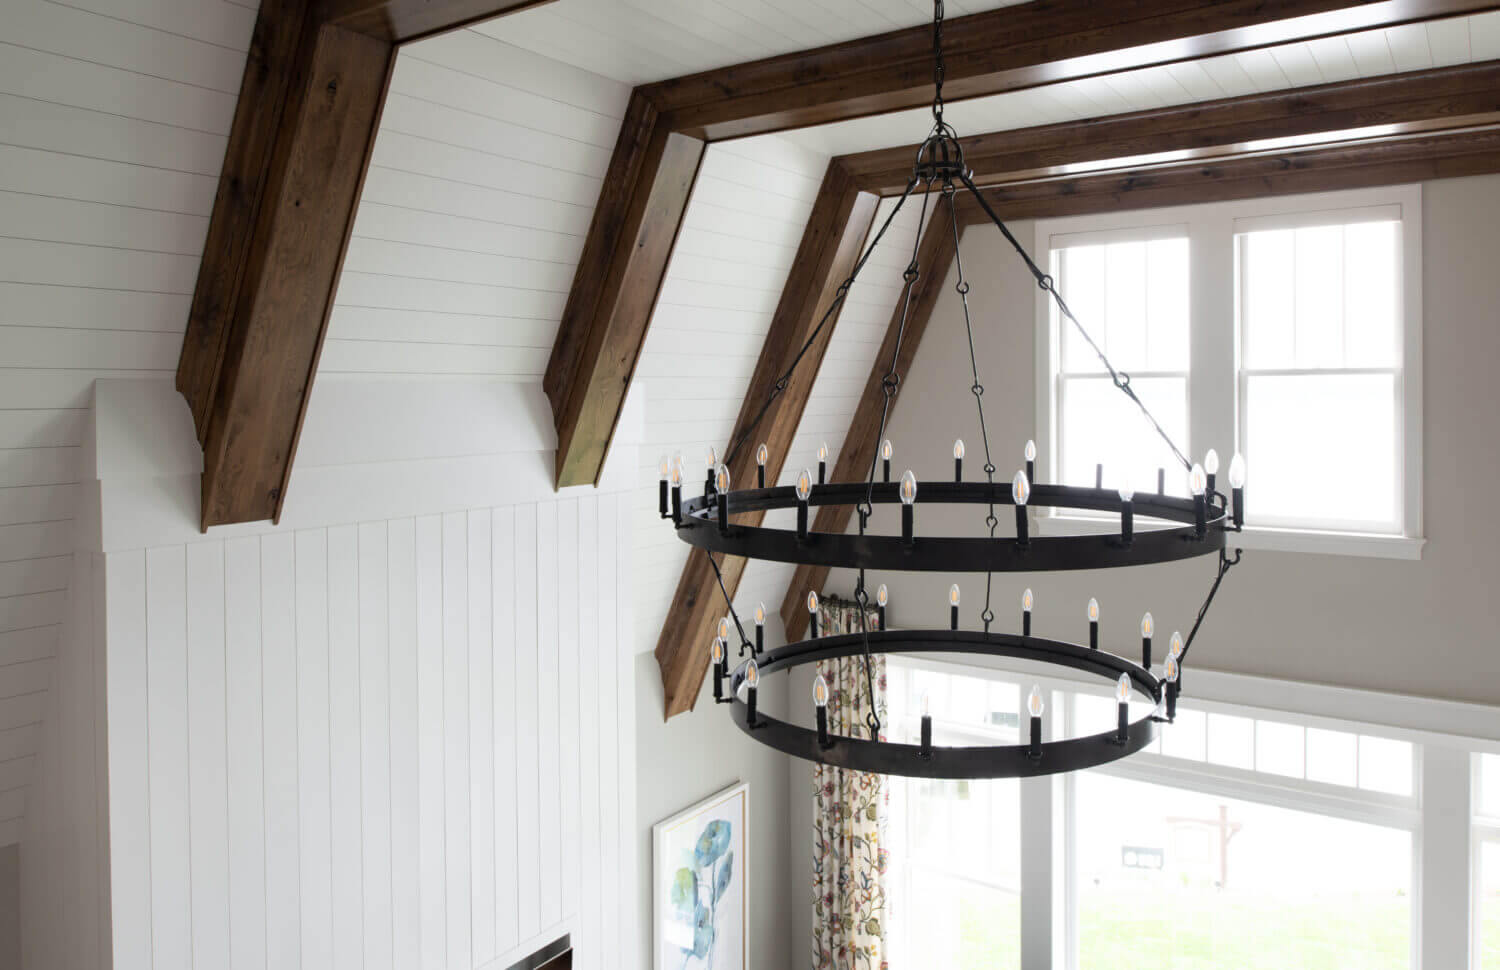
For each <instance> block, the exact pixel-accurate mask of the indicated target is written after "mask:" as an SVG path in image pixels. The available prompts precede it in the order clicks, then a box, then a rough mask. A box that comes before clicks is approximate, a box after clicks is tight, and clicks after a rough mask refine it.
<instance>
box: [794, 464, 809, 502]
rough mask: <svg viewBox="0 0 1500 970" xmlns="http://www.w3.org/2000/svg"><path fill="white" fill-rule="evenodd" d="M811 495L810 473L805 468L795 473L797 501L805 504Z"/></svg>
mask: <svg viewBox="0 0 1500 970" xmlns="http://www.w3.org/2000/svg"><path fill="white" fill-rule="evenodd" d="M811 495H812V472H810V471H808V470H807V469H806V468H804V469H802V470H801V471H800V472H798V473H797V501H799V502H806V501H807V500H808V498H809V497H810V496H811Z"/></svg>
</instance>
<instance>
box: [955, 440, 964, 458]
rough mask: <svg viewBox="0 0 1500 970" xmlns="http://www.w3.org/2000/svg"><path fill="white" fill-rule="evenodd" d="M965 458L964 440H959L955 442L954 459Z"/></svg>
mask: <svg viewBox="0 0 1500 970" xmlns="http://www.w3.org/2000/svg"><path fill="white" fill-rule="evenodd" d="M963 456H964V439H962V438H958V439H957V440H955V441H954V442H953V457H954V458H958V459H962V458H963Z"/></svg>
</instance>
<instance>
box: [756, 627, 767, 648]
mask: <svg viewBox="0 0 1500 970" xmlns="http://www.w3.org/2000/svg"><path fill="white" fill-rule="evenodd" d="M765 651H766V628H765V625H764V624H761V623H757V624H755V652H756V653H757V654H761V653H765Z"/></svg>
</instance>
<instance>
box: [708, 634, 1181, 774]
mask: <svg viewBox="0 0 1500 970" xmlns="http://www.w3.org/2000/svg"><path fill="white" fill-rule="evenodd" d="M868 636H869V644H870V652H871V653H872V654H922V653H960V654H978V655H982V656H989V657H1009V658H1013V659H1017V660H1029V661H1036V662H1041V663H1048V664H1053V665H1056V666H1060V667H1068V668H1071V669H1074V670H1080V671H1083V672H1085V673H1090V674H1097V675H1099V676H1100V677H1103V678H1105V679H1106V680H1108V681H1110V682H1113V681H1116V680H1118V678H1119V676H1120V675H1121V674H1127V675H1129V677H1130V682H1131V685H1132V687H1133V688H1134V690H1135V691H1137V692H1138V693H1140V694H1143V695H1145V696H1146V697H1148V698H1150V699H1151V701H1152V702H1153V704H1154V703H1155V702H1158V701H1159V700H1160V699H1161V697H1162V689H1163V684H1162V682H1161V681H1160V680H1158V679H1157V678H1156V677H1155V676H1153V675H1152V674H1151V672H1150V671H1149V670H1147V669H1145V668H1144V667H1142V666H1140V665H1139V664H1136V663H1133V662H1131V661H1129V660H1126V659H1124V658H1123V657H1117V656H1115V655H1114V654H1111V653H1105V652H1104V651H1101V650H1091V649H1089V648H1087V647H1081V646H1078V645H1076V644H1072V643H1065V642H1063V641H1060V640H1048V639H1045V638H1042V637H1028V636H1021V635H1019V634H1013V633H980V632H977V631H971V630H880V631H871V632H870V633H869V634H868ZM864 649H865V635H864V634H860V633H850V634H842V635H839V636H831V637H820V638H818V639H815V640H803V641H800V642H797V643H791V644H787V645H786V646H784V647H780V648H778V649H775V650H770V651H767V652H766V653H763V654H761V655H760V656H759V657H758V658H756V664H757V665H758V668H759V674H760V676H761V678H762V680H764V678H765V675H767V674H770V673H775V672H776V671H778V670H792V669H794V668H797V667H801V666H804V665H806V664H810V663H816V662H817V661H820V660H831V659H834V658H837V657H856V656H862V655H863V654H864ZM748 666H749V661H746V662H745V663H742V664H740V665H739V667H737V668H736V669H735V670H734V671H733V673H732V674H731V677H730V682H729V687H730V692H729V698H730V716H731V717H732V718H733V720H734V723H735V724H736V726H738V727H739V729H740V730H741V731H744V732H745V733H746V734H748V735H750V737H752V738H753V739H754V740H756V741H758V742H760V743H761V744H765V745H769V746H770V747H773V748H776V749H777V750H779V751H782V752H785V753H786V754H790V755H794V756H795V757H798V758H803V759H806V760H808V761H814V762H818V763H821V764H826V765H832V766H834V767H837V768H847V769H851V770H854V771H866V772H872V773H874V774H881V775H903V776H906V777H911V778H948V779H960V778H1028V777H1035V776H1040V775H1050V774H1056V773H1059V772H1067V771H1077V770H1079V769H1081V768H1093V767H1097V766H1098V765H1103V764H1109V763H1110V762H1112V761H1118V760H1119V759H1121V758H1125V757H1128V756H1129V755H1132V754H1134V753H1136V752H1137V751H1140V750H1141V749H1142V748H1145V747H1147V746H1148V745H1150V744H1151V742H1153V741H1155V740H1156V736H1157V726H1158V724H1159V723H1160V722H1159V721H1158V719H1157V718H1156V717H1155V713H1154V708H1153V709H1152V710H1150V711H1148V712H1147V713H1146V714H1145V715H1144V716H1143V717H1140V718H1138V719H1136V720H1134V721H1131V722H1129V724H1128V726H1127V728H1126V733H1125V737H1124V740H1123V741H1122V740H1121V739H1120V736H1119V734H1118V732H1117V731H1106V732H1104V733H1101V734H1091V735H1084V736H1081V737H1076V738H1065V739H1059V740H1054V741H1043V742H1041V744H1040V745H1039V747H1038V748H1037V749H1036V750H1033V749H1032V747H1031V745H1029V744H1026V743H1022V744H1010V745H971V746H964V747H939V746H933V747H932V748H930V749H928V750H925V751H924V750H923V749H922V748H921V747H920V746H919V745H915V744H897V743H895V742H890V741H874V740H866V739H863V738H851V737H846V736H842V735H830V736H829V740H828V743H827V744H826V745H825V744H823V743H822V742H820V741H819V739H818V732H817V731H815V730H812V729H809V728H804V727H799V726H798V725H795V724H791V723H788V722H786V721H782V720H779V719H778V718H774V717H770V716H768V715H767V714H765V712H764V711H763V710H760V709H759V708H758V709H757V711H756V715H755V724H754V726H751V725H750V723H749V721H748V717H749V707H748V706H747V705H746V703H745V701H744V699H743V698H742V697H741V692H742V691H741V688H742V687H743V685H744V682H745V676H746V670H747V668H748ZM1024 722H1025V716H1024V714H1023V715H1022V723H1024Z"/></svg>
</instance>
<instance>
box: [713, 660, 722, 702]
mask: <svg viewBox="0 0 1500 970" xmlns="http://www.w3.org/2000/svg"><path fill="white" fill-rule="evenodd" d="M713 668H714V701H715V702H717V701H722V700H723V699H724V668H723V667H721V666H719V665H718V664H713Z"/></svg>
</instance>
